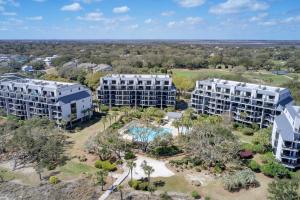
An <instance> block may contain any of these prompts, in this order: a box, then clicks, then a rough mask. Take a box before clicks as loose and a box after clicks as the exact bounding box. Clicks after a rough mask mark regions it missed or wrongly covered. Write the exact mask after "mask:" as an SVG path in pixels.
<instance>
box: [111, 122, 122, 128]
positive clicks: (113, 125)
mask: <svg viewBox="0 0 300 200" xmlns="http://www.w3.org/2000/svg"><path fill="white" fill-rule="evenodd" d="M123 126H124V124H123V123H122V122H116V123H113V124H112V125H111V128H112V129H120V128H122V127H123Z"/></svg>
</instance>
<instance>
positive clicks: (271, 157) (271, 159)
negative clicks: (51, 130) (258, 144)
mask: <svg viewBox="0 0 300 200" xmlns="http://www.w3.org/2000/svg"><path fill="white" fill-rule="evenodd" d="M261 161H262V162H263V163H272V162H275V158H274V155H273V153H272V152H268V153H265V154H264V155H262V156H261Z"/></svg>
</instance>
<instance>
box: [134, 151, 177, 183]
mask: <svg viewBox="0 0 300 200" xmlns="http://www.w3.org/2000/svg"><path fill="white" fill-rule="evenodd" d="M144 160H145V161H146V162H147V164H148V165H150V166H151V167H153V168H154V173H152V174H151V177H170V176H173V175H175V174H174V173H173V172H172V171H171V170H170V169H168V168H167V167H166V162H164V161H161V160H155V159H153V158H148V157H145V156H137V160H136V161H135V163H136V167H135V168H134V169H133V173H132V175H133V178H135V179H140V178H142V177H146V175H145V173H144V170H143V169H142V167H141V164H142V163H143V162H144Z"/></svg>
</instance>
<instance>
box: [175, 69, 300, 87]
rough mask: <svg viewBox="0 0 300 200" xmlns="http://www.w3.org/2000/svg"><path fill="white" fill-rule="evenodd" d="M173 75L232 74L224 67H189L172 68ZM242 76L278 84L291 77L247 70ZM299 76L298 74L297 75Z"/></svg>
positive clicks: (188, 76)
mask: <svg viewBox="0 0 300 200" xmlns="http://www.w3.org/2000/svg"><path fill="white" fill-rule="evenodd" d="M172 72H173V76H174V77H176V76H177V77H185V78H190V79H193V81H195V80H201V79H206V78H222V77H223V76H229V77H230V75H232V74H233V72H231V71H230V70H226V69H198V70H189V69H173V70H172ZM244 76H245V77H246V78H247V79H249V80H250V81H251V82H255V83H261V84H267V85H274V86H280V85H282V84H284V83H286V82H287V81H290V80H291V79H292V78H291V77H289V76H288V75H287V76H285V75H275V74H272V73H271V72H268V71H258V72H250V71H247V72H245V73H244ZM298 77H299V76H298Z"/></svg>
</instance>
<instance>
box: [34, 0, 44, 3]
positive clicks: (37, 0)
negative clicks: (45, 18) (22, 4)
mask: <svg viewBox="0 0 300 200" xmlns="http://www.w3.org/2000/svg"><path fill="white" fill-rule="evenodd" d="M33 1H35V2H38V3H43V2H45V1H47V0H33Z"/></svg>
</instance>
